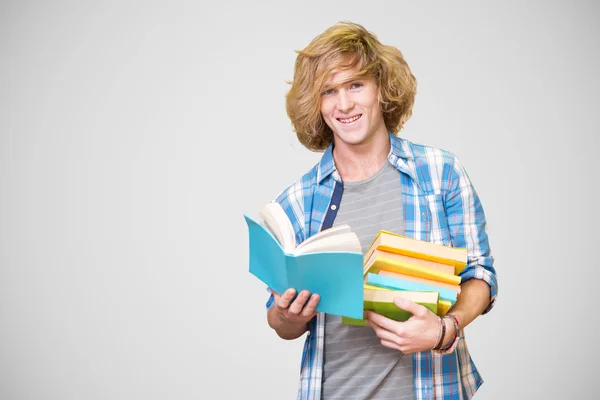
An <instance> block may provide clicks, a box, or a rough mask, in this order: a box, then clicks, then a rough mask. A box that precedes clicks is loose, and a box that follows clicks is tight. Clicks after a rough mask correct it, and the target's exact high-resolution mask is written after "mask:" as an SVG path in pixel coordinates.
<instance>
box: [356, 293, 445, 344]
mask: <svg viewBox="0 0 600 400" xmlns="http://www.w3.org/2000/svg"><path fill="white" fill-rule="evenodd" d="M394 304H396V306H397V307H398V308H401V309H403V310H406V311H408V312H410V313H411V314H412V316H411V317H410V318H409V319H408V320H407V321H406V322H398V321H394V320H393V319H389V318H387V317H384V316H383V315H380V314H377V313H374V312H372V311H365V322H366V323H367V325H369V326H370V327H371V328H373V330H374V331H375V334H376V335H377V337H379V338H380V339H381V344H382V345H384V346H385V347H389V348H391V349H396V350H400V351H401V352H402V353H404V354H411V353H416V352H418V351H426V350H431V349H432V348H433V347H435V345H436V344H437V342H438V340H439V337H440V331H441V329H440V318H439V317H438V316H437V315H435V314H434V313H433V312H431V311H430V310H429V309H428V308H426V307H424V306H422V305H420V304H416V303H413V302H412V301H410V300H406V299H401V298H395V299H394ZM444 322H445V321H444ZM449 325H450V326H452V327H450V326H448V325H447V328H450V330H451V331H452V332H448V330H449V329H446V335H445V337H446V338H448V337H450V336H449V334H452V335H454V333H453V331H454V327H453V324H449Z"/></svg>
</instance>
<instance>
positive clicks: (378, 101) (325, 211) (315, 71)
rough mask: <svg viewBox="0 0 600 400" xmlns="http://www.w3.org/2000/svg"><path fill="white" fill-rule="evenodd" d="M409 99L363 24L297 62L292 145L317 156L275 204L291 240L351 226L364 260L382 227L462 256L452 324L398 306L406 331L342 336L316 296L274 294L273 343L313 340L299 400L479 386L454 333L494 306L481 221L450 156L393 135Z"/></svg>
mask: <svg viewBox="0 0 600 400" xmlns="http://www.w3.org/2000/svg"><path fill="white" fill-rule="evenodd" d="M415 92H416V81H415V78H414V76H413V75H412V73H411V71H410V69H409V67H408V65H407V64H406V62H405V60H404V58H403V56H402V54H401V52H400V51H399V50H398V49H396V48H394V47H392V46H386V45H383V44H381V43H380V42H379V41H378V39H377V38H376V37H375V36H374V35H373V34H372V33H370V32H368V31H367V30H365V29H364V28H363V27H362V26H360V25H357V24H352V23H341V24H338V25H335V26H333V27H331V28H329V29H327V30H326V31H325V32H323V33H322V34H321V35H319V36H317V37H316V38H315V39H314V40H313V41H312V42H311V43H310V44H309V45H308V46H307V47H306V48H305V49H304V50H302V51H300V52H299V53H298V57H297V59H296V65H295V71H294V79H293V82H292V87H291V89H290V91H289V93H288V95H287V112H288V115H289V117H290V119H291V121H292V123H293V126H294V129H295V131H296V133H297V135H298V139H299V140H300V142H301V143H302V144H303V145H304V146H306V147H307V148H308V149H310V150H324V151H325V152H324V154H323V157H322V159H321V161H320V162H319V163H318V164H317V165H316V166H314V168H312V169H311V170H310V171H309V172H307V173H306V174H305V175H304V176H303V177H302V178H301V179H299V180H298V181H297V182H296V183H294V184H293V185H291V186H290V187H288V188H287V189H286V190H284V191H283V192H282V193H281V194H280V195H279V196H278V197H277V199H276V201H277V202H279V203H280V204H281V205H282V206H283V208H284V209H285V210H286V213H287V215H288V217H289V218H290V220H291V221H292V224H293V226H294V227H295V228H296V240H297V242H298V243H301V242H302V241H304V240H306V239H307V238H309V237H310V236H312V235H314V234H315V233H317V232H319V231H320V230H322V229H327V228H329V227H331V226H334V225H336V224H343V223H348V224H350V225H351V226H352V228H353V230H354V231H355V232H357V234H358V236H359V239H360V241H361V244H362V247H363V252H364V251H365V250H366V248H367V247H368V246H369V245H370V243H371V241H372V240H373V238H374V237H375V235H376V233H377V232H378V231H379V230H380V229H385V230H389V231H393V232H396V233H400V234H404V235H406V236H409V237H413V238H415V239H419V240H427V241H431V242H435V243H440V244H444V245H448V246H455V247H466V248H468V251H469V263H468V266H467V268H466V269H465V270H464V271H463V272H462V273H461V276H462V283H461V294H460V296H459V298H458V300H457V302H456V304H455V305H454V306H453V307H452V309H451V310H450V312H449V314H452V316H450V317H448V318H442V319H440V318H439V317H437V316H436V315H435V314H434V313H432V312H430V311H429V310H428V309H426V308H425V307H422V306H420V305H418V304H414V303H411V302H409V301H406V300H400V299H397V300H396V301H395V303H396V305H397V306H398V307H400V308H402V309H405V310H407V311H410V312H411V313H412V314H413V316H412V317H411V319H409V320H408V321H406V322H396V321H393V320H390V319H388V318H385V317H383V316H381V315H378V314H375V313H373V312H366V313H365V315H366V318H367V323H368V325H369V327H370V328H363V327H354V326H347V325H343V324H342V323H341V318H340V317H337V316H332V315H324V314H321V313H316V312H315V307H316V305H317V304H318V301H319V294H318V293H307V292H306V291H304V292H301V293H299V294H298V296H297V297H296V298H295V299H294V296H295V295H296V292H295V290H294V289H293V288H290V289H288V290H286V291H285V292H284V293H275V292H272V294H271V297H270V298H269V300H268V302H267V309H268V311H267V316H268V323H269V325H270V326H271V327H272V328H273V329H274V330H275V331H276V332H277V334H278V335H279V336H280V337H282V338H284V339H295V338H298V337H300V336H301V335H303V334H304V333H305V332H307V331H308V332H309V334H308V335H307V337H306V343H305V347H304V353H303V357H302V364H301V380H300V389H299V394H298V398H300V399H321V398H322V399H333V398H343V399H346V398H352V399H399V398H418V399H429V398H434V397H435V398H443V399H446V398H448V399H449V398H457V399H458V398H471V397H472V396H473V395H474V393H475V391H476V390H477V388H478V387H479V386H480V385H481V384H482V383H483V381H482V379H481V377H480V375H479V373H478V372H477V369H476V368H475V365H474V364H473V362H472V360H471V357H470V355H469V352H468V350H467V347H466V344H465V340H464V335H463V331H462V330H463V329H464V327H466V326H467V325H468V324H469V323H471V322H472V321H473V320H474V319H475V318H476V317H477V316H479V315H481V314H482V313H486V312H488V311H489V310H490V309H491V308H492V306H493V304H494V300H495V298H496V293H497V281H496V274H495V270H494V268H493V258H492V257H491V255H490V248H489V245H488V238H487V234H486V231H485V216H484V213H483V209H482V206H481V203H480V201H479V198H478V196H477V194H476V193H475V190H474V188H473V186H472V185H471V183H470V181H469V178H468V176H467V173H466V172H465V170H464V169H463V167H462V166H461V165H460V163H459V162H458V160H457V158H456V157H455V156H454V155H453V154H451V153H449V152H447V151H444V150H440V149H435V148H432V147H427V146H423V145H418V144H414V143H411V142H409V141H407V140H404V139H401V138H399V137H397V136H396V134H397V133H398V132H399V131H400V129H401V128H402V126H403V125H404V123H405V122H406V121H407V120H408V118H409V117H410V115H411V110H412V106H413V102H414V97H415ZM292 299H294V300H293V301H292ZM442 325H443V326H442ZM457 328H458V330H457ZM434 348H435V349H434Z"/></svg>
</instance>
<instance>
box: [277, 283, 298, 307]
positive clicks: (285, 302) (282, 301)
mask: <svg viewBox="0 0 600 400" xmlns="http://www.w3.org/2000/svg"><path fill="white" fill-rule="evenodd" d="M295 295H296V290H295V289H291V288H290V289H288V290H286V291H285V292H283V295H281V296H280V297H279V301H278V302H277V307H279V308H281V309H284V310H285V309H286V308H288V307H289V306H290V303H291V301H292V299H293V298H294V296H295Z"/></svg>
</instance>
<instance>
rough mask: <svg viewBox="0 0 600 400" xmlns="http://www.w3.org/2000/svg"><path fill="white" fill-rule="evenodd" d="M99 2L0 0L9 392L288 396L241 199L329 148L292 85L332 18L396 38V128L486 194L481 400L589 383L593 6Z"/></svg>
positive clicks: (566, 390) (476, 342) (596, 62)
mask: <svg viewBox="0 0 600 400" xmlns="http://www.w3.org/2000/svg"><path fill="white" fill-rule="evenodd" d="M95 3H99V4H95ZM95 3H93V2H89V3H87V4H86V3H85V2H52V4H50V2H27V1H25V2H17V1H14V2H6V1H5V2H2V4H1V6H0V60H1V63H0V398H1V399H11V400H12V399H15V400H16V399H57V400H58V399H60V400H66V399H200V398H203V399H204V398H216V399H221V398H223V399H230V398H241V397H244V398H246V397H248V398H257V399H258V398H265V399H291V398H294V397H295V394H296V389H297V375H298V370H299V363H300V354H301V348H302V342H303V341H302V340H297V341H293V342H285V341H282V340H279V339H278V338H277V337H276V336H275V334H274V333H273V332H272V331H271V330H270V329H269V328H268V327H267V324H266V322H265V311H264V303H265V301H266V299H267V293H266V291H265V289H264V286H263V284H262V283H260V282H258V280H257V279H256V278H254V277H253V276H251V275H250V274H249V273H248V272H247V232H246V227H245V223H244V220H243V218H242V214H243V213H249V214H252V215H255V213H256V212H257V210H258V208H259V207H260V206H262V205H263V204H264V203H265V202H267V201H269V200H271V199H272V198H273V197H274V196H275V195H276V194H277V193H278V192H279V191H280V190H282V189H283V188H284V187H286V186H287V185H288V184H290V183H291V182H292V181H294V180H295V179H297V178H298V177H299V176H300V175H301V174H302V173H304V172H305V171H306V170H307V169H309V168H310V167H311V166H312V165H313V164H314V163H315V162H317V160H318V158H319V157H320V154H317V153H311V152H309V151H308V150H305V149H304V148H302V147H301V146H300V145H299V144H298V143H297V141H296V138H295V135H294V133H293V132H292V130H291V126H290V123H289V120H288V119H287V117H286V114H285V108H284V95H285V92H286V90H287V88H288V85H287V84H286V81H287V80H291V79H292V72H293V63H294V60H295V53H294V50H296V49H301V48H303V47H304V46H305V45H306V44H308V42H309V41H310V40H311V39H312V38H313V37H314V36H316V35H317V34H319V33H320V32H322V31H323V30H324V29H325V28H327V27H328V26H330V25H332V24H334V23H335V22H337V21H340V20H352V21H355V22H359V23H361V24H363V25H364V26H365V27H366V28H367V29H369V30H372V31H374V32H375V33H376V34H377V35H378V36H379V38H380V39H381V40H382V41H383V42H384V43H388V44H393V45H395V46H397V47H399V48H400V49H401V50H402V51H403V53H404V55H405V57H406V59H407V60H408V63H409V65H410V66H411V68H412V70H413V73H414V75H415V76H416V77H417V80H418V82H419V86H418V95H417V100H416V105H415V108H414V114H413V117H412V119H411V120H410V121H409V122H408V124H407V125H406V129H405V131H403V133H402V135H403V136H405V137H406V138H408V139H410V140H413V141H417V142H420V143H425V144H428V145H433V146H437V147H442V148H445V149H448V150H451V151H453V152H454V153H456V154H457V155H458V157H459V158H460V159H461V161H462V162H463V164H464V165H465V166H466V168H467V171H468V172H469V175H470V177H471V179H472V181H473V183H474V185H475V187H476V189H477V191H478V193H479V195H480V196H481V199H482V202H483V205H484V208H485V211H486V214H487V216H488V222H489V234H490V238H491V245H492V248H493V252H494V255H495V257H496V259H497V261H496V267H497V270H498V276H499V281H500V297H499V299H498V304H497V306H496V308H495V309H494V310H493V311H492V313H490V314H489V315H487V316H484V317H482V318H480V319H478V320H476V321H475V322H474V323H473V324H472V325H471V326H469V327H468V328H467V337H468V344H469V347H470V350H471V353H472V355H473V358H474V360H475V362H476V364H477V366H478V367H479V369H480V371H481V373H482V375H483V377H484V379H485V381H486V383H485V384H484V385H483V387H482V388H481V389H480V392H479V394H478V396H477V398H479V399H505V398H519V399H527V398H556V399H559V398H575V397H579V398H592V397H593V395H594V394H595V395H599V394H600V390H598V386H597V382H594V381H593V379H594V378H595V374H593V371H594V370H597V367H596V361H597V360H596V357H597V356H598V355H599V351H598V350H599V346H598V339H597V330H596V329H597V324H596V323H597V321H598V317H597V314H596V311H597V307H596V306H595V305H596V303H597V300H596V295H595V289H596V287H597V284H596V282H595V281H596V280H597V278H598V272H597V271H598V268H599V263H598V260H597V257H596V253H597V246H598V245H597V238H598V226H599V225H598V224H599V222H600V221H599V220H598V216H597V210H598V207H597V199H598V189H597V186H598V177H597V175H598V172H599V171H598V165H597V161H596V157H597V149H598V139H597V137H596V135H597V133H598V128H597V124H598V106H599V105H600V104H599V100H598V99H599V96H598V92H599V90H600V81H599V78H598V75H597V71H599V70H600V50H599V49H600V34H599V33H600V32H599V28H598V25H597V21H598V17H600V13H599V9H600V7H599V6H598V5H597V3H594V2H567V1H564V2H540V3H534V2H529V3H527V4H526V5H525V4H521V3H522V2H502V3H501V4H500V2H497V3H498V4H495V5H491V4H485V5H484V4H481V3H480V2H474V1H473V2H454V3H453V4H452V5H449V4H445V3H441V2H440V3H436V4H427V5H421V4H416V2H402V1H394V2H371V3H369V5H367V3H365V2H352V1H345V2H335V4H329V3H328V2H324V1H318V2H307V1H302V2H294V3H283V2H272V3H270V4H268V3H266V2H265V3H256V2H243V1H236V2H226V1H222V2H217V3H215V4H210V5H209V4H204V3H202V2H189V3H181V2H169V5H166V3H164V4H159V3H152V2H138V3H133V2H125V3H124V2H95ZM100 3H101V4H100ZM594 324H596V325H594Z"/></svg>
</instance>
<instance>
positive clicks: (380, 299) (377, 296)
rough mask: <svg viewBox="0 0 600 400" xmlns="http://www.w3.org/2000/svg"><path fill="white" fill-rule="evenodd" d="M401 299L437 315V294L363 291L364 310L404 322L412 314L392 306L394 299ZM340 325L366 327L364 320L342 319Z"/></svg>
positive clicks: (405, 291)
mask: <svg viewBox="0 0 600 400" xmlns="http://www.w3.org/2000/svg"><path fill="white" fill-rule="evenodd" d="M395 297H401V298H403V299H407V300H410V301H412V302H414V303H417V304H420V305H422V306H425V307H427V308H428V309H429V310H431V311H432V312H433V313H435V314H437V308H438V301H439V298H440V294H439V292H418V291H409V290H380V289H364V303H363V308H364V309H365V310H369V311H374V312H376V313H377V314H381V315H383V316H385V317H388V318H390V319H393V320H395V321H406V320H408V319H409V318H410V317H411V316H412V314H411V313H409V312H408V311H405V310H402V309H400V308H398V307H397V306H396V305H395V304H394V298H395ZM342 323H343V324H345V325H354V326H367V324H365V321H364V319H356V318H349V317H342Z"/></svg>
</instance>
